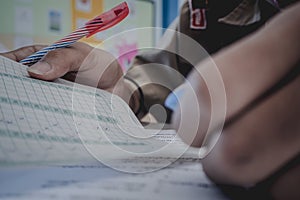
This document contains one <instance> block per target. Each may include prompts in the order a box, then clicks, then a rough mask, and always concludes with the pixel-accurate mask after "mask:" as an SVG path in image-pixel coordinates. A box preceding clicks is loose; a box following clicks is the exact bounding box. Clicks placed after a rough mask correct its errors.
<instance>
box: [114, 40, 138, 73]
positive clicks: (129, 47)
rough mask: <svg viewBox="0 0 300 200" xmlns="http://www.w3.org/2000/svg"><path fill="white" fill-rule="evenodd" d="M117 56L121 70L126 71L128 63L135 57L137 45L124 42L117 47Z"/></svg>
mask: <svg viewBox="0 0 300 200" xmlns="http://www.w3.org/2000/svg"><path fill="white" fill-rule="evenodd" d="M117 49H118V54H119V58H118V60H119V63H120V65H121V67H122V69H123V71H126V70H127V69H128V68H129V67H130V63H131V61H132V60H133V58H134V57H135V56H136V55H137V52H138V51H137V43H132V44H129V43H127V42H126V41H124V42H123V44H121V45H117Z"/></svg>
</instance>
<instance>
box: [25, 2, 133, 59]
mask: <svg viewBox="0 0 300 200" xmlns="http://www.w3.org/2000/svg"><path fill="white" fill-rule="evenodd" d="M128 14H129V8H128V5H127V3H126V2H123V3H120V4H119V5H117V6H115V7H114V8H112V9H111V10H109V11H107V12H104V13H102V14H101V15H99V16H97V17H95V18H94V19H92V20H90V21H88V22H87V23H85V25H84V26H82V27H80V28H78V29H77V30H75V31H74V32H72V33H70V34H69V35H67V36H65V37H64V38H62V39H60V40H58V41H57V42H55V43H53V44H52V45H50V46H47V47H45V48H43V49H41V50H40V51H37V52H36V53H34V54H32V55H30V56H28V57H27V58H25V59H23V60H21V61H20V63H22V64H24V65H33V64H34V63H36V62H37V61H39V60H40V59H41V58H42V57H43V56H44V55H46V54H47V53H48V52H49V51H52V50H55V49H58V48H64V47H68V46H70V45H71V44H73V43H75V42H77V41H78V40H80V39H81V38H83V37H87V38H88V37H90V36H92V35H94V34H95V33H98V32H100V31H103V30H106V29H108V28H110V27H112V26H114V25H116V24H117V23H119V22H121V21H122V20H123V19H124V18H125V17H126V16H127V15H128Z"/></svg>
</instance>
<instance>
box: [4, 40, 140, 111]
mask: <svg viewBox="0 0 300 200" xmlns="http://www.w3.org/2000/svg"><path fill="white" fill-rule="evenodd" d="M43 47H45V46H42V45H35V46H28V47H23V48H20V49H17V50H14V51H11V52H7V53H3V54H0V55H2V56H5V57H7V58H10V59H12V60H15V61H17V62H18V61H20V60H22V59H24V58H26V57H27V56H29V55H31V54H33V53H34V52H36V51H38V50H40V49H42V48H43ZM28 73H29V75H30V76H31V77H33V78H37V79H41V80H46V81H52V80H55V79H57V78H60V77H62V78H64V79H67V80H70V81H76V82H77V83H80V84H84V85H89V86H92V87H98V88H100V89H103V90H106V91H109V92H112V93H114V94H117V95H118V96H120V97H121V98H123V99H124V100H125V101H126V102H127V103H128V104H129V105H130V106H131V107H132V108H133V110H134V109H136V106H138V105H136V104H137V103H138V100H137V99H138V97H136V98H131V96H132V94H133V91H132V87H131V86H129V84H127V83H126V81H124V79H123V72H122V69H121V67H120V65H119V63H118V61H117V60H116V59H115V58H114V57H113V56H112V55H111V54H110V53H108V52H106V51H104V50H101V49H96V48H93V47H91V46H89V45H87V44H84V43H80V42H78V43H75V44H73V45H72V46H70V47H68V48H62V49H56V50H54V51H50V52H49V53H48V54H47V55H46V56H44V57H43V58H42V59H41V60H40V61H39V62H37V63H36V64H34V65H32V66H30V67H29V68H28ZM134 94H135V95H136V94H137V93H134Z"/></svg>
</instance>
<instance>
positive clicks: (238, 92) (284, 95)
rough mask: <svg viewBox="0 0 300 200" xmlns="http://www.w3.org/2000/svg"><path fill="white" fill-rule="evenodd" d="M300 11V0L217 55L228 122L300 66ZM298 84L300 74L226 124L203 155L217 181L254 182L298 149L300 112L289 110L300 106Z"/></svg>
mask: <svg viewBox="0 0 300 200" xmlns="http://www.w3.org/2000/svg"><path fill="white" fill-rule="evenodd" d="M299 11H300V4H299V3H298V4H297V5H295V6H293V8H290V9H289V10H286V11H284V13H282V14H281V15H279V16H277V17H276V18H275V19H274V20H272V21H271V22H270V23H269V24H268V25H267V27H265V28H264V29H262V30H261V31H260V32H258V33H256V34H255V35H253V36H251V37H249V38H247V39H246V40H245V41H242V42H240V43H239V44H237V45H235V46H234V47H231V48H230V49H228V50H225V51H224V52H222V53H220V54H219V55H217V56H216V57H215V62H216V63H217V65H218V67H219V69H220V71H221V74H222V77H223V79H224V85H225V89H226V94H227V100H228V103H227V106H228V107H227V108H228V113H227V121H228V120H229V119H230V118H232V117H234V115H237V114H240V113H241V111H242V110H243V109H244V108H245V107H247V106H248V105H249V104H250V103H252V102H253V100H255V99H256V98H258V97H259V96H260V95H262V94H263V93H264V92H266V91H267V90H268V89H269V88H271V87H273V86H274V85H275V84H276V83H278V81H279V80H281V79H282V78H284V77H285V76H286V75H287V74H288V73H289V72H290V71H291V70H292V69H293V68H295V67H299V65H297V64H299V60H300V43H299V35H300V12H299ZM299 83H300V81H299V78H297V79H296V80H295V81H293V82H292V83H290V84H289V85H288V87H285V88H281V90H280V91H277V92H276V94H274V95H273V96H272V97H269V98H266V99H264V100H263V101H262V102H259V104H258V105H252V108H251V109H250V110H249V108H248V110H247V111H245V112H244V113H243V114H242V115H241V116H239V119H236V120H235V121H234V122H233V123H232V124H230V125H229V126H227V127H226V128H225V130H224V131H223V133H222V135H221V137H220V139H219V141H218V143H217V144H216V146H215V147H214V149H213V150H212V152H211V153H210V154H209V155H208V156H207V157H206V158H205V159H203V164H204V166H205V170H206V172H207V173H208V175H209V176H210V177H212V179H213V180H215V181H216V182H220V183H231V184H238V185H243V186H249V185H250V184H254V183H256V182H257V181H259V180H262V179H263V178H265V177H266V176H268V175H270V173H272V172H273V171H274V170H276V169H278V168H279V167H280V166H281V165H282V164H284V163H285V162H286V161H287V160H288V159H290V158H291V157H293V156H294V155H295V154H297V152H299V142H300V139H299V137H298V135H299V134H297V133H298V132H299V127H298V126H296V125H297V124H298V122H297V121H296V120H294V119H299V115H298V112H290V111H289V109H290V107H289V106H288V105H290V104H291V103H293V106H294V108H292V109H296V110H298V109H299V108H298V107H299V105H298V104H299V103H297V102H299V99H298V96H299V95H295V93H296V92H297V90H296V88H299ZM297 99H298V100H297ZM286 106H287V107H286ZM287 127H288V131H287V132H286V133H285V137H283V131H284V128H287ZM295 136H297V137H295ZM268 138H269V139H268ZM283 138H284V140H283ZM281 149H285V151H284V152H282V151H280V150H281Z"/></svg>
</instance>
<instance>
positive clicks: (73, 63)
mask: <svg viewBox="0 0 300 200" xmlns="http://www.w3.org/2000/svg"><path fill="white" fill-rule="evenodd" d="M91 50H92V47H90V46H89V45H86V44H83V43H76V44H74V45H72V46H71V47H69V48H62V49H57V50H54V51H50V52H49V53H48V54H47V55H46V56H45V57H43V58H42V59H41V60H40V61H39V62H37V63H36V64H34V65H32V66H31V67H29V68H28V73H29V75H30V76H31V77H34V78H38V79H42V80H48V81H50V80H54V79H56V78H59V77H62V76H64V75H65V74H67V73H68V72H73V71H78V70H79V68H80V66H81V63H82V62H83V61H84V59H85V58H86V56H87V55H88V54H89V52H90V51H91Z"/></svg>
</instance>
